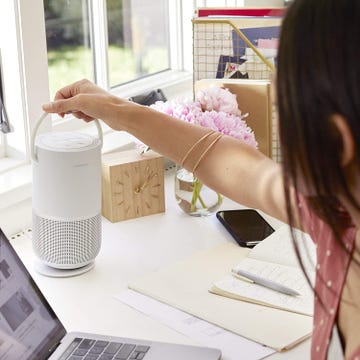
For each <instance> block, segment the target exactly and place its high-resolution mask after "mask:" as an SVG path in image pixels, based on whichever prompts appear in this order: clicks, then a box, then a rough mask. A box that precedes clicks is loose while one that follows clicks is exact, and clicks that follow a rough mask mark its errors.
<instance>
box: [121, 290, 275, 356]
mask: <svg viewBox="0 0 360 360" xmlns="http://www.w3.org/2000/svg"><path fill="white" fill-rule="evenodd" d="M115 298H116V299H117V300H120V301H121V302H123V303H125V304H127V305H129V306H131V307H132V308H134V309H136V310H138V311H140V312H142V313H144V314H146V315H148V316H150V317H151V318H153V319H156V320H157V321H160V322H161V323H162V324H164V325H166V326H168V327H170V328H172V329H174V330H176V331H178V332H180V333H182V334H184V335H186V336H188V337H189V338H191V339H193V340H195V341H196V342H197V343H199V344H200V345H204V346H209V347H215V348H218V349H220V350H221V351H222V355H223V357H222V359H223V360H239V359H247V360H258V359H263V358H265V357H266V356H269V355H270V354H273V353H274V352H275V350H274V349H271V348H268V347H265V346H263V345H261V344H258V343H256V342H254V341H251V340H248V339H246V338H244V337H241V336H238V335H236V334H234V333H232V332H230V331H227V330H224V329H222V328H221V327H218V326H216V325H213V324H211V323H208V322H207V321H204V320H202V319H199V318H197V317H195V316H192V315H190V314H188V313H186V312H183V311H181V310H178V309H176V308H174V307H172V306H169V305H166V304H164V303H162V302H160V301H157V300H155V299H153V298H151V297H148V296H145V295H142V294H140V293H138V292H136V291H133V290H127V291H124V292H123V293H121V294H119V295H116V296H115Z"/></svg>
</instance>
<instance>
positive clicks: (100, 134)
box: [30, 112, 103, 162]
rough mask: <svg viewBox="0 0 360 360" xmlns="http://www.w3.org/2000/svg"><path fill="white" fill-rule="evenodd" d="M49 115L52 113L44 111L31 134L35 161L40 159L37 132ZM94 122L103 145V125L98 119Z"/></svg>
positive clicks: (32, 158) (32, 154)
mask: <svg viewBox="0 0 360 360" xmlns="http://www.w3.org/2000/svg"><path fill="white" fill-rule="evenodd" d="M48 115H50V114H49V113H46V112H44V113H43V114H42V115H41V116H40V118H39V120H38V121H37V122H36V124H35V126H34V130H33V132H32V135H31V141H30V146H31V160H32V161H34V162H37V161H38V158H37V152H36V149H35V138H36V133H37V132H38V130H39V127H40V125H41V124H42V122H43V121H44V120H45V118H46V117H47V116H48ZM94 122H95V125H96V127H97V131H98V135H99V140H100V143H101V146H102V145H103V132H102V129H101V125H100V122H99V120H97V119H94Z"/></svg>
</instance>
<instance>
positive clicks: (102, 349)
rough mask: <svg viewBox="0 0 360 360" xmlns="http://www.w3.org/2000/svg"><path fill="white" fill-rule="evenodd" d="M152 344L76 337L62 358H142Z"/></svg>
mask: <svg viewBox="0 0 360 360" xmlns="http://www.w3.org/2000/svg"><path fill="white" fill-rule="evenodd" d="M149 349H150V346H147V345H135V344H125V343H119V342H113V341H103V340H94V339H83V338H75V339H74V340H73V342H72V343H71V344H70V346H69V347H68V348H67V349H66V351H65V353H64V354H63V355H62V356H61V357H60V360H128V359H129V360H130V359H131V360H133V359H136V360H142V359H145V356H146V353H147V352H148V351H149Z"/></svg>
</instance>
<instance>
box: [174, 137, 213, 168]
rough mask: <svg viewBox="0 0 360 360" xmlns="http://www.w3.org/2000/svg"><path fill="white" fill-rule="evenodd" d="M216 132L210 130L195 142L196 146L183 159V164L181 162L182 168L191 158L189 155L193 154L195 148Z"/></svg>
mask: <svg viewBox="0 0 360 360" xmlns="http://www.w3.org/2000/svg"><path fill="white" fill-rule="evenodd" d="M214 132H215V131H214V130H210V131H209V132H208V133H206V134H205V135H203V136H202V137H201V138H200V139H199V140H197V141H196V142H195V144H193V145H192V146H191V147H190V149H189V150H188V151H187V152H186V154H185V155H184V157H183V158H182V160H181V162H180V166H182V167H183V166H184V163H185V161H186V160H187V158H188V157H189V155H190V154H191V152H192V151H193V150H194V149H195V147H196V146H197V145H199V144H200V143H201V142H202V141H203V140H205V139H206V138H207V137H208V136H210V135H211V134H213V133H214Z"/></svg>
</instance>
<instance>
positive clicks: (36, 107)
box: [0, 0, 242, 195]
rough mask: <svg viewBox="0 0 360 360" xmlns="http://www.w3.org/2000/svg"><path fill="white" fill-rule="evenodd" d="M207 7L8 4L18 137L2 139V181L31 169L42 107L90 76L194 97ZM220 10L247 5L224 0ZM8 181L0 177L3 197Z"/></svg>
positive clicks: (12, 107) (87, 0) (7, 68)
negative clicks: (195, 25) (197, 18)
mask: <svg viewBox="0 0 360 360" xmlns="http://www.w3.org/2000/svg"><path fill="white" fill-rule="evenodd" d="M239 1H240V2H242V0H239ZM206 5H207V6H214V5H213V2H212V3H211V4H210V2H209V4H207V3H206V1H201V0H198V1H195V0H193V1H188V0H153V1H144V0H71V1H69V0H32V1H29V0H13V1H10V0H6V1H2V2H1V11H0V56H1V67H2V70H3V79H2V80H3V84H4V86H3V89H4V100H5V105H6V108H7V112H8V117H9V120H10V122H11V124H12V125H13V127H14V129H15V131H14V132H13V133H11V134H7V135H5V136H4V135H2V134H0V176H1V177H3V174H6V173H7V172H9V169H10V168H16V167H19V166H22V167H23V165H27V166H28V165H29V164H30V156H29V150H30V149H29V142H30V134H31V132H32V129H33V127H34V124H35V123H36V121H37V119H38V118H39V117H40V115H41V112H42V111H41V104H42V103H44V102H47V101H48V100H49V99H50V98H51V97H52V96H53V95H54V92H55V91H56V89H58V88H59V87H61V86H63V85H65V84H68V83H69V82H72V81H74V80H77V79H79V78H83V77H87V78H90V79H92V80H94V81H95V82H96V83H97V84H98V85H100V86H102V87H104V88H107V89H110V90H111V91H113V92H114V93H116V94H117V95H120V96H124V97H129V96H133V95H136V94H139V93H142V92H144V91H148V90H150V89H154V88H158V87H161V88H162V89H163V90H164V92H165V94H166V95H167V97H168V98H171V97H172V96H177V95H179V94H183V93H187V94H188V93H189V92H190V91H191V88H192V75H191V71H192V40H191V39H192V24H191V18H192V16H193V13H194V7H196V6H206ZM216 5H217V6H224V5H225V6H234V5H240V4H235V3H231V4H230V1H226V0H223V1H221V0H218V1H217V2H216ZM83 125H84V123H82V122H80V121H78V120H72V119H66V120H62V119H61V120H60V119H52V121H50V119H49V120H48V121H47V122H45V123H44V125H43V126H42V127H41V131H50V130H51V129H52V128H53V129H54V130H64V131H66V130H77V129H79V127H81V126H83ZM90 127H92V126H90ZM94 130H95V129H94ZM105 130H106V131H109V132H110V130H109V129H107V128H106V127H105ZM109 135H111V137H112V135H113V134H109ZM116 135H117V134H116ZM115 142H118V139H116V140H115ZM105 143H106V140H105ZM12 178H13V179H14V178H17V176H13V177H12ZM29 178H30V177H29ZM6 181H7V180H4V178H1V179H0V195H1V192H2V191H3V190H4V186H3V184H4V183H6ZM11 182H12V180H11ZM10 185H11V184H10Z"/></svg>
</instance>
